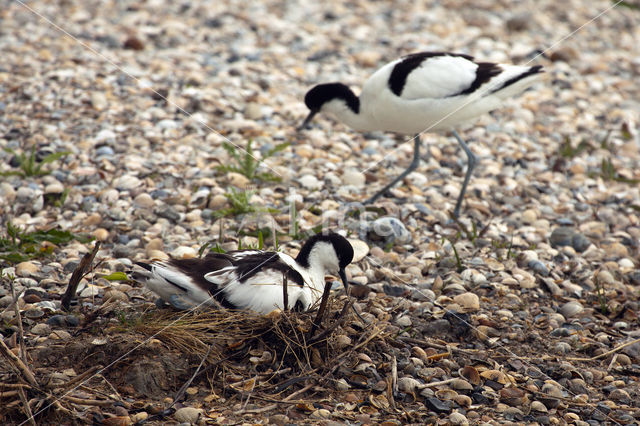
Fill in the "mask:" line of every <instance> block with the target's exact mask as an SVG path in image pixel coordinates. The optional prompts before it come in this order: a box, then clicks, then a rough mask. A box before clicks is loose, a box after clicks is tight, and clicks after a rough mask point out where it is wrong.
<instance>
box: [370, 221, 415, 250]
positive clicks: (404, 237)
mask: <svg viewBox="0 0 640 426" xmlns="http://www.w3.org/2000/svg"><path fill="white" fill-rule="evenodd" d="M364 239H367V240H368V241H371V242H372V243H378V244H381V245H382V247H389V246H391V245H394V244H405V243H408V242H409V241H411V233H410V232H409V231H408V230H407V228H406V227H405V226H404V224H403V223H402V222H401V221H399V220H398V219H396V218H395V217H382V218H379V219H376V220H375V221H373V222H371V223H367V224H365V226H364Z"/></svg>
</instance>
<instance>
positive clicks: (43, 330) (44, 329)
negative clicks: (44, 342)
mask: <svg viewBox="0 0 640 426" xmlns="http://www.w3.org/2000/svg"><path fill="white" fill-rule="evenodd" d="M31 332H32V333H33V334H36V335H38V336H48V335H49V334H51V327H49V325H48V324H43V323H40V324H36V325H34V326H33V327H31Z"/></svg>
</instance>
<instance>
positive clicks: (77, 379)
mask: <svg viewBox="0 0 640 426" xmlns="http://www.w3.org/2000/svg"><path fill="white" fill-rule="evenodd" d="M101 368H102V366H101V365H94V366H93V367H91V368H90V369H88V370H87V371H85V372H84V373H82V374H79V375H77V376H76V377H74V378H72V379H70V380H69V381H68V382H67V383H64V384H63V385H62V386H59V385H54V386H51V387H55V388H56V389H61V390H62V391H66V390H67V389H71V388H72V387H73V386H74V385H75V384H76V383H78V382H83V381H84V379H85V378H87V377H89V376H91V375H92V374H93V373H95V372H96V371H98V370H100V369H101Z"/></svg>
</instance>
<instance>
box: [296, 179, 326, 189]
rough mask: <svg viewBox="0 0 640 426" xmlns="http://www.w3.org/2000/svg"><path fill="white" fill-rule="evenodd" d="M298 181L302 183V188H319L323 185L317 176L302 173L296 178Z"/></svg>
mask: <svg viewBox="0 0 640 426" xmlns="http://www.w3.org/2000/svg"><path fill="white" fill-rule="evenodd" d="M298 182H300V185H302V186H303V188H306V189H309V190H316V189H320V188H322V186H323V185H324V183H323V182H322V181H319V180H318V178H316V177H315V176H313V175H304V176H302V177H301V178H300V179H298Z"/></svg>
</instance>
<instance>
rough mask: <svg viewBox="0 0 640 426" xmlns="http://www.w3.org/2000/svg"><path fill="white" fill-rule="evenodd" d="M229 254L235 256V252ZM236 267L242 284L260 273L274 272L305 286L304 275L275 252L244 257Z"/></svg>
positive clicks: (291, 281)
mask: <svg viewBox="0 0 640 426" xmlns="http://www.w3.org/2000/svg"><path fill="white" fill-rule="evenodd" d="M229 254H230V255H233V252H230V253H229ZM234 266H235V267H236V273H237V276H238V279H239V280H240V281H241V282H242V281H247V280H248V279H250V278H251V277H253V276H254V275H256V274H258V273H259V272H264V271H268V270H272V271H278V272H280V273H282V274H283V275H284V274H286V277H287V281H289V282H290V283H293V284H296V285H299V286H300V287H303V286H304V280H303V279H302V275H300V273H299V272H298V271H296V270H295V269H293V268H291V267H290V266H289V265H287V264H286V263H284V262H283V261H282V260H281V259H280V256H278V253H275V252H262V253H256V254H251V255H249V256H244V257H243V258H242V259H240V260H238V261H237V262H236V263H235V265H234Z"/></svg>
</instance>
